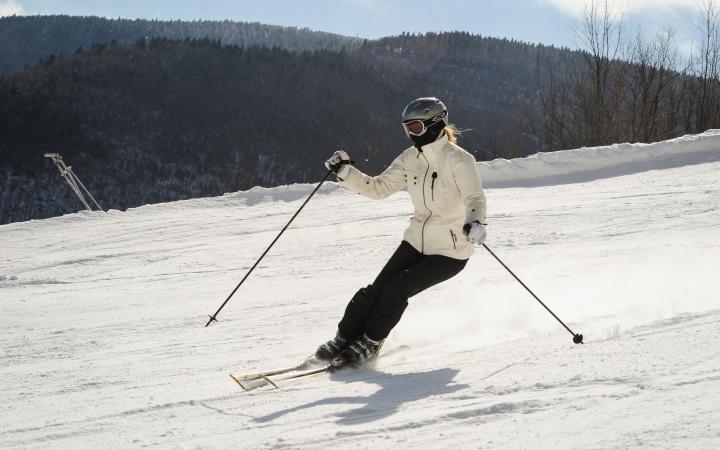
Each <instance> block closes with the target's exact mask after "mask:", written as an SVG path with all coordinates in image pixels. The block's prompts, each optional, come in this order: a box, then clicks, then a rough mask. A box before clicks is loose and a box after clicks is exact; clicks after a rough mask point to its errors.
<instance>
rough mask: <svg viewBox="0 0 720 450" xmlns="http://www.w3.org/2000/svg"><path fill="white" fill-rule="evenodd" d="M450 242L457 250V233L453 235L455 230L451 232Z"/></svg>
mask: <svg viewBox="0 0 720 450" xmlns="http://www.w3.org/2000/svg"><path fill="white" fill-rule="evenodd" d="M450 240H451V241H452V243H453V248H454V249H455V250H457V245H455V241H456V240H457V238H456V237H455V233H453V230H450Z"/></svg>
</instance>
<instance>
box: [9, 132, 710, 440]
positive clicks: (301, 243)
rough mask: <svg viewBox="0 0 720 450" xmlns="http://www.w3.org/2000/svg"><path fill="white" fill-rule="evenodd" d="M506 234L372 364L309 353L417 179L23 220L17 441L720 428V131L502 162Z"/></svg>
mask: <svg viewBox="0 0 720 450" xmlns="http://www.w3.org/2000/svg"><path fill="white" fill-rule="evenodd" d="M481 170H482V171H483V175H484V177H485V179H486V181H487V185H488V186H489V187H490V188H489V189H488V190H487V196H488V201H489V218H488V221H489V224H490V225H489V231H490V238H489V241H488V245H489V246H490V247H491V248H492V249H493V250H494V251H495V252H496V253H497V254H498V256H499V257H500V258H502V259H503V260H504V261H505V262H506V263H507V264H508V265H509V266H510V267H511V268H512V269H513V270H515V272H516V273H517V274H518V275H519V276H520V277H521V278H522V279H523V280H524V281H525V282H526V283H527V284H528V285H529V286H530V287H531V288H532V289H533V290H534V291H535V292H536V293H537V294H538V295H539V296H540V297H541V298H542V299H543V300H544V301H545V302H546V303H547V304H548V305H549V306H550V307H551V308H552V309H553V310H554V311H555V312H556V313H557V314H558V315H559V316H560V317H561V318H562V319H563V320H565V321H566V322H567V323H568V324H569V325H570V327H571V328H572V329H573V330H575V331H577V332H582V333H583V334H584V335H585V342H586V344H585V345H582V346H577V345H574V344H572V341H571V338H572V337H571V336H570V334H569V333H567V331H566V330H564V329H563V328H562V327H561V326H560V325H559V324H558V323H557V322H555V321H554V319H553V318H552V317H551V316H550V315H549V314H547V312H546V311H545V310H543V309H542V308H541V307H540V305H538V304H537V303H536V302H535V300H534V299H532V297H530V296H529V294H528V293H527V292H526V291H524V290H523V289H522V288H521V287H520V286H519V285H518V284H517V282H515V281H514V280H513V279H512V278H511V277H510V276H509V275H508V274H507V272H505V271H504V269H502V267H500V266H499V265H498V264H497V262H495V261H494V260H493V259H492V258H491V257H490V256H489V255H488V254H486V253H484V251H483V250H482V249H478V251H477V253H476V255H475V256H474V257H473V258H472V259H471V260H470V262H469V264H468V266H467V268H466V269H465V270H464V271H463V272H462V273H461V274H460V275H458V276H457V277H455V278H454V279H452V280H450V281H448V282H446V283H444V284H441V285H439V286H436V287H435V288H432V289H430V290H428V291H426V292H424V293H422V294H420V295H418V296H417V297H415V298H413V299H412V300H411V306H410V307H409V308H408V310H407V312H406V315H405V317H404V318H403V320H402V322H401V323H400V325H399V326H398V327H397V328H396V329H395V330H394V331H393V333H392V334H391V336H390V338H389V339H388V341H387V343H386V346H385V349H384V351H385V353H386V356H384V357H382V358H381V359H380V360H379V361H378V362H377V364H376V366H375V367H372V368H370V367H369V368H364V369H360V370H357V371H345V372H339V373H336V374H333V375H320V376H316V377H312V378H309V379H305V380H301V381H292V382H291V381H288V382H286V383H284V384H281V389H279V390H265V389H259V390H257V391H252V392H249V393H241V392H239V389H238V386H237V385H236V384H235V383H234V382H233V381H232V380H231V379H230V378H229V377H228V373H229V372H243V371H252V370H256V369H262V368H274V367H276V366H285V365H288V364H291V363H295V362H297V361H298V360H300V359H301V358H303V357H304V356H306V355H307V354H309V353H311V352H312V351H313V350H314V348H315V347H316V346H317V344H318V343H320V342H322V341H324V340H325V339H327V338H328V337H329V336H330V335H332V333H333V332H334V328H335V324H336V322H337V320H338V319H339V316H340V314H341V313H342V311H343V309H344V307H345V303H346V301H347V300H348V299H349V297H350V296H351V295H352V294H353V293H354V291H355V290H356V289H357V288H359V287H361V286H363V285H365V284H367V283H369V282H370V281H372V279H373V277H374V276H375V275H376V273H377V272H378V271H379V269H380V268H381V267H382V264H383V263H384V262H385V261H386V260H387V258H388V256H389V255H390V254H391V253H392V252H393V250H394V249H395V247H396V246H397V245H398V243H399V240H400V238H401V236H402V232H403V230H404V228H405V225H406V223H407V220H408V218H409V216H410V214H411V206H410V201H409V198H408V195H407V193H406V192H401V193H398V194H396V195H393V196H391V197H390V198H388V199H386V200H383V201H372V200H368V199H364V198H363V197H361V196H358V195H356V194H353V193H350V192H348V191H345V190H342V189H338V188H337V187H336V186H335V185H333V184H328V185H327V186H324V187H323V188H322V189H321V190H320V192H319V194H318V195H317V196H316V197H315V198H313V199H312V201H311V202H310V203H308V205H307V206H306V208H305V210H304V211H303V212H302V213H301V214H300V215H299V216H298V218H297V219H296V221H295V222H294V223H293V225H292V226H291V227H290V228H289V229H288V231H287V232H286V234H285V235H284V236H283V237H282V238H281V239H280V240H279V241H278V243H277V244H276V246H275V247H274V248H273V249H272V250H271V251H270V253H269V254H268V256H267V257H266V258H265V259H264V260H263V262H262V263H261V264H260V265H259V266H258V268H257V269H256V271H255V272H254V273H253V274H252V276H251V277H250V278H249V279H248V281H247V282H246V283H245V284H244V285H243V286H242V287H241V288H240V290H238V292H237V293H236V295H235V296H234V298H233V299H232V300H231V301H230V302H229V303H228V305H227V306H226V308H225V309H224V310H223V311H222V312H221V313H220V315H219V316H218V319H219V323H217V324H213V325H212V326H210V327H208V328H205V327H204V324H205V322H206V321H207V315H208V314H212V313H214V312H215V310H216V309H217V307H218V306H219V305H220V303H221V302H222V301H223V300H224V299H225V297H226V296H227V295H228V293H229V292H230V291H231V290H232V288H234V287H235V285H236V284H237V282H238V281H239V280H240V279H241V278H242V276H243V275H244V274H245V272H246V271H247V270H248V269H249V267H250V266H251V265H252V264H253V263H254V262H255V260H256V259H257V257H258V256H259V255H260V254H261V253H262V251H263V250H264V249H265V248H266V246H267V245H268V244H269V243H270V242H271V241H272V239H273V238H274V237H275V236H276V234H277V233H278V231H279V230H280V229H281V228H282V227H283V226H284V225H285V223H286V222H287V220H288V219H289V218H290V216H291V215H292V214H293V213H294V212H295V211H296V210H297V208H298V207H299V206H300V204H301V203H302V201H303V200H304V198H305V196H306V195H307V194H308V193H309V191H310V189H312V186H309V185H293V186H284V187H279V188H272V189H263V188H255V189H252V190H250V191H247V192H240V193H233V194H227V195H225V196H222V197H216V198H203V199H195V200H188V201H182V202H173V203H166V204H158V205H148V206H143V207H140V208H135V209H131V210H128V211H125V212H120V211H111V212H108V213H104V214H103V213H88V212H82V213H77V214H71V215H66V216H63V217H58V218H53V219H47V220H40V221H30V222H24V223H15V224H9V225H3V226H0V249H2V252H1V253H0V317H2V318H3V329H2V344H1V345H2V352H1V353H0V380H1V381H0V447H2V448H92V447H95V448H135V447H144V446H147V447H161V448H166V447H180V448H196V447H202V448H338V447H339V448H348V447H359V448H391V447H392V448H398V447H399V448H407V447H411V446H415V447H418V448H548V449H550V448H552V449H556V448H589V449H594V448H598V449H600V448H602V449H607V448H636V447H641V446H646V447H650V448H683V449H684V448H708V449H711V448H718V447H719V446H720V408H718V404H720V394H719V393H720V352H718V342H719V338H720V326H719V325H720V309H719V308H720V302H719V299H718V289H717V270H718V254H719V253H718V252H719V251H720V181H718V178H719V177H718V175H719V174H720V132H718V131H709V132H707V133H704V134H702V135H697V136H685V137H683V138H680V139H677V140H672V141H667V142H664V143H657V144H651V145H645V144H623V145H618V146H611V147H602V148H594V149H578V150H570V151H567V152H558V153H557V154H545V155H542V154H540V155H537V156H534V157H530V158H525V159H523V160H513V161H507V162H500V161H493V162H490V163H488V164H481Z"/></svg>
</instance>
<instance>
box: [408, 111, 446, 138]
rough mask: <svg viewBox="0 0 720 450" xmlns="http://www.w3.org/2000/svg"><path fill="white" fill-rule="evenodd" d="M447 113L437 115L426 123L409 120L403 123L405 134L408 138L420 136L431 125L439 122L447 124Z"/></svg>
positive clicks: (418, 120) (419, 120)
mask: <svg viewBox="0 0 720 450" xmlns="http://www.w3.org/2000/svg"><path fill="white" fill-rule="evenodd" d="M446 117H447V111H443V112H441V113H440V114H437V115H436V116H434V117H433V118H431V119H428V120H427V121H425V120H421V119H410V120H405V121H403V123H402V124H403V129H404V130H405V134H407V136H408V137H410V136H422V135H423V134H425V132H426V131H427V128H428V127H429V126H431V125H434V124H436V123H437V122H440V121H441V120H442V121H444V122H445V123H446V124H447V119H446Z"/></svg>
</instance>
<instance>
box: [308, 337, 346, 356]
mask: <svg viewBox="0 0 720 450" xmlns="http://www.w3.org/2000/svg"><path fill="white" fill-rule="evenodd" d="M349 344H350V342H348V340H347V339H345V338H343V337H342V336H340V333H337V334H336V335H335V337H334V338H332V339H330V340H329V341H327V342H326V343H324V344H323V345H321V346H320V347H318V349H317V351H316V352H315V359H317V360H318V361H325V362H330V361H332V360H333V359H335V358H337V357H338V356H340V353H342V351H343V350H345V348H347V346H348V345H349Z"/></svg>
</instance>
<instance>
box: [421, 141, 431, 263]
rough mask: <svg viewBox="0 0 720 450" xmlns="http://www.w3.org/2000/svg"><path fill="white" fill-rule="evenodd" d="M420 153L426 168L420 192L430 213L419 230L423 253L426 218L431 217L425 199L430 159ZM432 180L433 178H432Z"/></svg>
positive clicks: (422, 251) (423, 251)
mask: <svg viewBox="0 0 720 450" xmlns="http://www.w3.org/2000/svg"><path fill="white" fill-rule="evenodd" d="M420 154H421V155H422V157H423V159H424V160H425V163H426V164H427V169H425V176H424V177H423V184H422V193H423V204H424V205H425V209H427V210H428V212H429V213H430V215H429V216H427V219H425V222H423V225H422V229H421V230H420V253H425V225H427V223H428V220H430V218H431V217H432V214H433V213H432V211H431V210H430V208H428V205H427V202H426V201H425V183H426V182H427V174H428V172H430V161H428V160H427V158H426V157H425V155H424V154H423V153H422V151H420ZM433 180H434V178H433Z"/></svg>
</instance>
